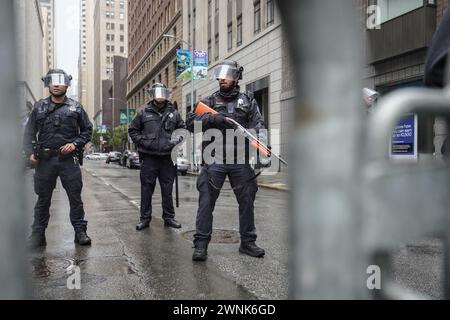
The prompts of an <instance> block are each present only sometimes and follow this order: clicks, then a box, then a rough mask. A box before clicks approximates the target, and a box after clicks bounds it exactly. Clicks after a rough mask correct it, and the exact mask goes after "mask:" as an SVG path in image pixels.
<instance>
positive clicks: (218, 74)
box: [212, 60, 244, 82]
mask: <svg viewBox="0 0 450 320" xmlns="http://www.w3.org/2000/svg"><path fill="white" fill-rule="evenodd" d="M243 71H244V68H243V67H242V66H240V65H239V64H238V63H237V62H236V61H233V60H224V61H222V62H220V63H219V64H218V65H217V66H216V67H215V68H214V70H213V73H212V79H214V80H219V79H226V80H232V81H236V82H237V81H239V80H242V72H243Z"/></svg>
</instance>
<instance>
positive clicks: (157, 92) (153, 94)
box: [148, 87, 170, 101]
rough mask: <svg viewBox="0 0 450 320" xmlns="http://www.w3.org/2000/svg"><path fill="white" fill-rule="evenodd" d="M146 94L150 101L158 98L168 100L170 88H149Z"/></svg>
mask: <svg viewBox="0 0 450 320" xmlns="http://www.w3.org/2000/svg"><path fill="white" fill-rule="evenodd" d="M148 96H149V98H150V100H151V101H153V100H160V99H164V100H170V90H169V89H167V88H164V87H156V88H151V89H150V90H149V91H148Z"/></svg>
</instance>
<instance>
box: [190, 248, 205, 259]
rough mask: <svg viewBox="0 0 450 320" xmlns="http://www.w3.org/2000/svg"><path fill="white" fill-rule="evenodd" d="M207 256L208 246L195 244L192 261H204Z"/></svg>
mask: <svg viewBox="0 0 450 320" xmlns="http://www.w3.org/2000/svg"><path fill="white" fill-rule="evenodd" d="M207 257H208V246H206V245H196V246H195V249H194V253H193V254H192V261H206V258H207Z"/></svg>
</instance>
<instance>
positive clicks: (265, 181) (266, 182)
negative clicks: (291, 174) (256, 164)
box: [188, 171, 289, 191]
mask: <svg viewBox="0 0 450 320" xmlns="http://www.w3.org/2000/svg"><path fill="white" fill-rule="evenodd" d="M188 175H191V176H198V172H192V171H188ZM258 186H259V187H262V188H268V189H274V190H280V191H289V184H288V173H287V171H283V172H277V173H276V174H270V175H267V174H264V171H263V173H262V174H260V175H259V176H258Z"/></svg>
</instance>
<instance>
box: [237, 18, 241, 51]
mask: <svg viewBox="0 0 450 320" xmlns="http://www.w3.org/2000/svg"><path fill="white" fill-rule="evenodd" d="M236 44H237V45H238V46H240V45H241V44H242V15H240V16H239V17H237V41H236Z"/></svg>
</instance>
